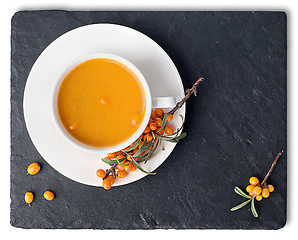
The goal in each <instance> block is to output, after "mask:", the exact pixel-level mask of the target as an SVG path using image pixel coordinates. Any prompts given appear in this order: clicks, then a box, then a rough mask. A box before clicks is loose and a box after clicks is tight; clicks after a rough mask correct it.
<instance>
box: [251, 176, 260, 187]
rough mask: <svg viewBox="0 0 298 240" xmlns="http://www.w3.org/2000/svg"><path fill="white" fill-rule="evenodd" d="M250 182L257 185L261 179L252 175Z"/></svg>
mask: <svg viewBox="0 0 298 240" xmlns="http://www.w3.org/2000/svg"><path fill="white" fill-rule="evenodd" d="M249 183H250V184H251V185H257V184H259V183H260V181H259V179H258V178H256V177H251V178H250V179H249Z"/></svg>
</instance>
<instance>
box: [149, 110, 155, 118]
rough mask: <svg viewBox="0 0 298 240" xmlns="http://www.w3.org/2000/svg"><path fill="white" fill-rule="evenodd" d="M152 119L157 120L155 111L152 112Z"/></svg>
mask: <svg viewBox="0 0 298 240" xmlns="http://www.w3.org/2000/svg"><path fill="white" fill-rule="evenodd" d="M150 118H151V119H154V118H156V113H155V112H154V111H151V116H150Z"/></svg>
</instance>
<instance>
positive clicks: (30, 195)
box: [25, 192, 33, 206]
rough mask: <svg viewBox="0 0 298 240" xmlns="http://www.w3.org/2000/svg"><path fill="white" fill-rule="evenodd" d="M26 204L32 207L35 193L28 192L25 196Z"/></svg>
mask: <svg viewBox="0 0 298 240" xmlns="http://www.w3.org/2000/svg"><path fill="white" fill-rule="evenodd" d="M25 202H26V203H28V204H29V206H31V203H32V202H33V193H32V192H26V194H25Z"/></svg>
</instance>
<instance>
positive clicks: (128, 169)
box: [124, 161, 133, 172]
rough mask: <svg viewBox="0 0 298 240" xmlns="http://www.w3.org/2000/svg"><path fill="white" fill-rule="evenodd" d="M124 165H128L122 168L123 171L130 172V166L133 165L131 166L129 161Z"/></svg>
mask: <svg viewBox="0 0 298 240" xmlns="http://www.w3.org/2000/svg"><path fill="white" fill-rule="evenodd" d="M124 164H125V165H127V164H129V165H127V166H124V170H125V171H126V172H130V171H131V169H132V165H133V164H132V163H131V162H130V161H126V162H125V163H124Z"/></svg>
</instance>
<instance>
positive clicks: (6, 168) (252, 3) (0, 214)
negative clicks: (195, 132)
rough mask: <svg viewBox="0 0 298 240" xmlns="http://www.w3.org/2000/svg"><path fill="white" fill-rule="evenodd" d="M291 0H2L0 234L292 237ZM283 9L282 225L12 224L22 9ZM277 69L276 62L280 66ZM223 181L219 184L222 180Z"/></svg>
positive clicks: (296, 11)
mask: <svg viewBox="0 0 298 240" xmlns="http://www.w3.org/2000/svg"><path fill="white" fill-rule="evenodd" d="M295 2H297V1H295V0H293V1H287V0H283V1H274V0H270V1H265V0H263V1H262V0H249V1H240V0H234V1H229V0H222V1H215V0H214V1H212V0H208V1H202V0H201V1H191V0H182V1H176V0H172V1H169V0H150V1H147V0H143V1H142V0H105V1H101V0H93V1H92V0H80V1H77V0H69V1H67V0H51V1H50V0H45V1H42V0H31V1H30V0H9V1H2V2H1V3H2V5H1V10H0V24H1V28H0V29H1V36H0V41H1V42H0V48H1V51H0V59H1V65H0V70H1V74H0V84H1V87H0V91H1V92H0V107H1V108H0V112H1V114H0V121H1V124H0V127H1V133H0V136H1V138H0V139H1V144H0V146H1V151H0V154H1V155H0V156H1V158H0V161H1V165H0V170H1V174H0V179H1V182H0V186H1V189H0V194H1V195H0V234H1V239H6V238H9V239H17V238H18V239H34V238H40V239H43V240H46V239H55V238H56V239H57V238H58V239H59V238H62V237H68V238H72V239H81V238H89V237H90V238H97V239H103V238H105V239H121V240H123V239H137V238H138V239H140V238H144V239H149V238H150V239H152V238H156V239H160V238H164V237H167V238H169V237H172V238H173V237H177V239H178V238H180V239H181V238H183V239H189V238H195V239H197V238H211V237H212V238H213V237H214V238H221V239H240V238H241V239H252V238H255V239H281V238H290V239H292V238H293V234H294V233H296V232H297V227H298V211H297V210H298V201H297V195H298V194H297V192H298V190H297V189H296V185H297V183H298V174H297V173H298V156H297V152H296V151H295V146H297V140H296V141H295V139H294V136H296V135H297V134H298V131H297V124H298V118H297V116H298V115H297V111H298V94H297V93H296V92H297V91H298V86H297V85H298V83H297V81H298V62H297V56H298V47H297V44H298V6H297V3H296V4H295ZM39 9H64V10H279V11H285V12H286V13H287V16H288V153H287V154H288V166H289V167H288V220H287V224H286V226H285V227H284V228H282V229H280V230H277V231H273V230H269V231H268V230H150V231H144V230H132V231H127V230H121V231H120V230H117V231H116V230H114V231H113V232H112V231H108V230H24V229H18V228H13V227H11V226H10V223H9V222H10V220H9V214H10V209H9V206H10V196H9V191H10V20H11V17H12V15H13V14H14V13H15V12H17V11H20V10H39ZM276 67H278V66H276ZM219 184H220V183H219Z"/></svg>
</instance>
